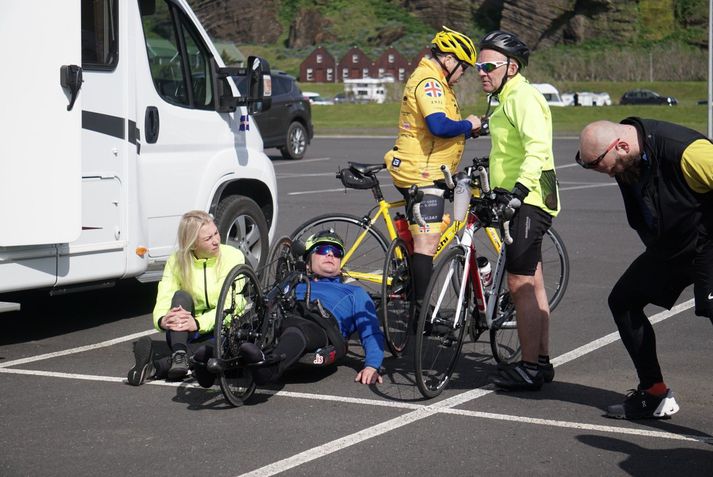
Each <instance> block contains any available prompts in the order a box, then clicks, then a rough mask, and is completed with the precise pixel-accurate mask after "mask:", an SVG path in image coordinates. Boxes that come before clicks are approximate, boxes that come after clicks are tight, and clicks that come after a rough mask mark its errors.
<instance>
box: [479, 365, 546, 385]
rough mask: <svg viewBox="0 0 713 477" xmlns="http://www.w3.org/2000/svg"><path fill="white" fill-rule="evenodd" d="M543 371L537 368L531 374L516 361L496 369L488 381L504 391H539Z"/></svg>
mask: <svg viewBox="0 0 713 477" xmlns="http://www.w3.org/2000/svg"><path fill="white" fill-rule="evenodd" d="M543 374H544V373H543V372H542V371H541V370H538V371H537V373H536V374H535V375H534V376H532V375H530V373H528V372H527V370H526V369H525V367H524V366H523V364H522V363H516V364H514V365H510V366H507V367H504V368H501V369H499V370H498V373H497V374H495V375H491V376H490V382H491V383H493V384H494V385H496V386H497V387H498V388H500V389H502V390H505V391H539V390H540V388H541V387H542V384H543V383H544V382H545V379H544V376H543Z"/></svg>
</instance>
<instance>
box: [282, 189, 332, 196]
mask: <svg viewBox="0 0 713 477" xmlns="http://www.w3.org/2000/svg"><path fill="white" fill-rule="evenodd" d="M324 192H344V187H340V188H339V189H322V190H306V191H304V192H289V193H288V194H287V195H307V194H322V193H324Z"/></svg>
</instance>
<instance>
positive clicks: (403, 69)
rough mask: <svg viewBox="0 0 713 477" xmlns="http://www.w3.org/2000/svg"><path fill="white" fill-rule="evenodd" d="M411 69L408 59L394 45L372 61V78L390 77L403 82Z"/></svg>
mask: <svg viewBox="0 0 713 477" xmlns="http://www.w3.org/2000/svg"><path fill="white" fill-rule="evenodd" d="M411 71H413V69H412V68H411V67H410V63H409V61H408V60H407V59H406V58H404V56H403V55H402V54H401V53H399V51H398V50H397V49H396V48H394V47H392V46H391V47H389V48H387V49H386V51H384V52H383V53H382V54H381V55H380V56H379V58H377V59H376V61H375V62H374V66H373V67H372V70H371V77H372V78H380V79H381V78H387V77H391V78H393V79H394V80H395V81H399V82H404V81H406V80H407V79H408V77H409V75H410V74H411Z"/></svg>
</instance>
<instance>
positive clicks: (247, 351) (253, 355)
mask: <svg viewBox="0 0 713 477" xmlns="http://www.w3.org/2000/svg"><path fill="white" fill-rule="evenodd" d="M238 355H239V356H242V357H243V358H244V359H245V361H246V362H247V363H248V364H256V363H261V362H263V361H265V353H263V352H262V350H261V349H260V347H259V346H258V345H256V344H255V343H250V342H249V341H246V342H245V343H243V344H241V345H240V347H238Z"/></svg>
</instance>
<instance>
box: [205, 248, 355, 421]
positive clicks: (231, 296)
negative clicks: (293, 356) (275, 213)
mask: <svg viewBox="0 0 713 477" xmlns="http://www.w3.org/2000/svg"><path fill="white" fill-rule="evenodd" d="M292 248H293V245H292V241H291V240H290V239H289V238H287V237H283V238H282V239H280V240H279V241H278V242H277V243H276V244H275V246H274V247H273V249H272V251H271V253H270V261H269V262H268V269H267V270H265V271H264V277H263V282H262V283H260V281H259V280H258V277H257V275H256V273H255V272H254V271H253V269H252V268H251V267H250V266H249V265H238V266H236V267H234V268H233V269H232V270H231V271H230V272H229V273H228V275H227V276H226V278H225V281H224V283H223V287H222V289H221V291H220V295H219V297H218V302H217V305H216V314H215V329H214V337H215V353H214V357H212V358H210V359H209V360H208V362H207V363H206V364H205V365H204V366H206V368H207V370H208V371H209V372H211V373H214V374H216V375H217V380H218V382H219V384H220V388H221V390H222V392H223V395H224V396H225V399H226V401H227V402H228V403H229V404H230V405H232V406H235V407H237V406H240V405H242V404H243V403H245V401H247V400H248V399H250V397H251V396H252V395H253V393H254V392H255V382H254V380H253V375H252V371H253V370H254V369H255V368H256V367H258V366H264V365H266V364H269V363H267V362H264V361H263V362H259V363H248V362H247V361H246V360H245V359H244V358H243V357H242V356H241V355H240V353H239V348H240V345H241V344H243V343H245V342H251V343H255V344H256V345H258V346H259V347H260V349H262V350H269V349H270V348H271V347H274V346H275V345H276V344H277V341H278V339H279V338H278V336H279V332H280V329H281V326H282V321H283V320H284V318H285V317H286V316H287V314H288V313H290V312H293V311H294V310H295V309H296V308H297V307H298V306H299V305H298V302H299V301H301V302H302V304H303V306H305V307H313V306H314V305H312V304H311V301H310V281H309V279H308V277H307V274H306V273H305V271H304V264H301V262H300V260H299V259H296V258H294V257H295V256H299V253H298V252H293V250H292ZM295 248H296V249H298V248H299V244H297V245H295ZM300 283H304V284H305V287H306V291H305V296H304V299H303V300H298V299H297V298H296V296H295V290H296V287H297V285H298V284H300ZM263 288H264V289H265V291H264V292H263ZM317 308H319V307H318V306H317ZM310 309H312V308H310ZM313 311H314V312H315V313H322V310H319V309H315V310H313ZM324 318H325V319H328V318H330V317H329V316H324ZM330 319H331V318H330ZM328 336H329V333H328ZM342 345H344V349H341V348H340V347H341V346H342ZM345 352H346V344H345V343H334V341H333V340H332V339H331V337H330V344H329V345H328V346H325V347H323V348H320V349H318V350H316V351H313V352H308V353H305V354H304V355H303V356H302V357H301V358H300V359H299V361H298V362H299V363H301V364H304V365H309V366H320V367H321V366H329V365H331V364H333V363H334V362H335V361H336V360H338V359H339V358H340V357H341V356H343V355H344V353H345ZM193 365H194V366H201V364H200V363H196V362H194V363H193Z"/></svg>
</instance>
